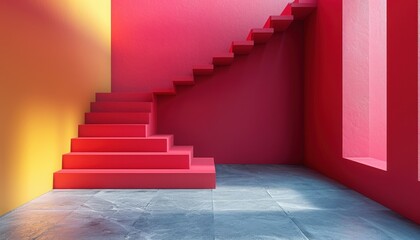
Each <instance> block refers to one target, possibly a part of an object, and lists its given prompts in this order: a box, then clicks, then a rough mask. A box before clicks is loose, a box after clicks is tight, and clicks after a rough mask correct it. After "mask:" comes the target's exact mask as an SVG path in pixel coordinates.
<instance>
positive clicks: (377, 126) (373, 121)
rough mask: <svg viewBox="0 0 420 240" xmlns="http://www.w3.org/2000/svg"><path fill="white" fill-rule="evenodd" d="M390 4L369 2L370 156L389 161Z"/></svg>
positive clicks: (378, 0)
mask: <svg viewBox="0 0 420 240" xmlns="http://www.w3.org/2000/svg"><path fill="white" fill-rule="evenodd" d="M386 10H387V9H386V0H369V135H370V137H369V148H370V149H369V156H370V157H372V158H375V159H378V160H382V161H386V159H387V158H386V157H387V154H386V142H387V130H386V123H387V121H386V119H387V117H386V114H387V111H386V107H387V101H386V91H387V88H386V83H387V76H386V62H387V51H386V22H387V21H386Z"/></svg>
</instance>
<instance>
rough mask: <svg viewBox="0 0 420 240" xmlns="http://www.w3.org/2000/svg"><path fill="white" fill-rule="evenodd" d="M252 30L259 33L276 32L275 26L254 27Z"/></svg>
mask: <svg viewBox="0 0 420 240" xmlns="http://www.w3.org/2000/svg"><path fill="white" fill-rule="evenodd" d="M251 32H252V33H253V34H258V33H274V28H253V29H251Z"/></svg>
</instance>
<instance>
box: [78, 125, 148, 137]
mask: <svg viewBox="0 0 420 240" xmlns="http://www.w3.org/2000/svg"><path fill="white" fill-rule="evenodd" d="M113 125H114V124H109V125H107V124H88V125H80V126H79V137H146V136H147V126H146V125H138V126H130V125H126V126H118V125H116V124H115V126H113Z"/></svg>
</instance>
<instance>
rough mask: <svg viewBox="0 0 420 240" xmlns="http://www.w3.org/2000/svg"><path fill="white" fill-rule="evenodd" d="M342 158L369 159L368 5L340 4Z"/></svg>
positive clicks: (357, 0)
mask: <svg viewBox="0 0 420 240" xmlns="http://www.w3.org/2000/svg"><path fill="white" fill-rule="evenodd" d="M343 8H344V9H346V10H347V11H344V12H343V98H344V100H343V109H344V111H343V134H344V136H343V155H344V156H346V157H367V156H369V2H368V1H366V0H354V1H344V2H343Z"/></svg>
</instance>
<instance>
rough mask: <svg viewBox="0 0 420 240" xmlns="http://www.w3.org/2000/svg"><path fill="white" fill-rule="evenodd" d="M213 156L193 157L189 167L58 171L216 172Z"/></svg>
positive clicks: (131, 172) (62, 171) (61, 171)
mask: <svg viewBox="0 0 420 240" xmlns="http://www.w3.org/2000/svg"><path fill="white" fill-rule="evenodd" d="M215 172H216V170H215V166H214V159H213V158H193V159H192V160H191V166H190V168H189V169H61V170H59V171H58V172H56V173H64V174H66V173H67V174H71V173H84V174H90V173H100V174H107V173H108V174H109V173H113V174H154V173H161V174H162V173H215Z"/></svg>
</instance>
